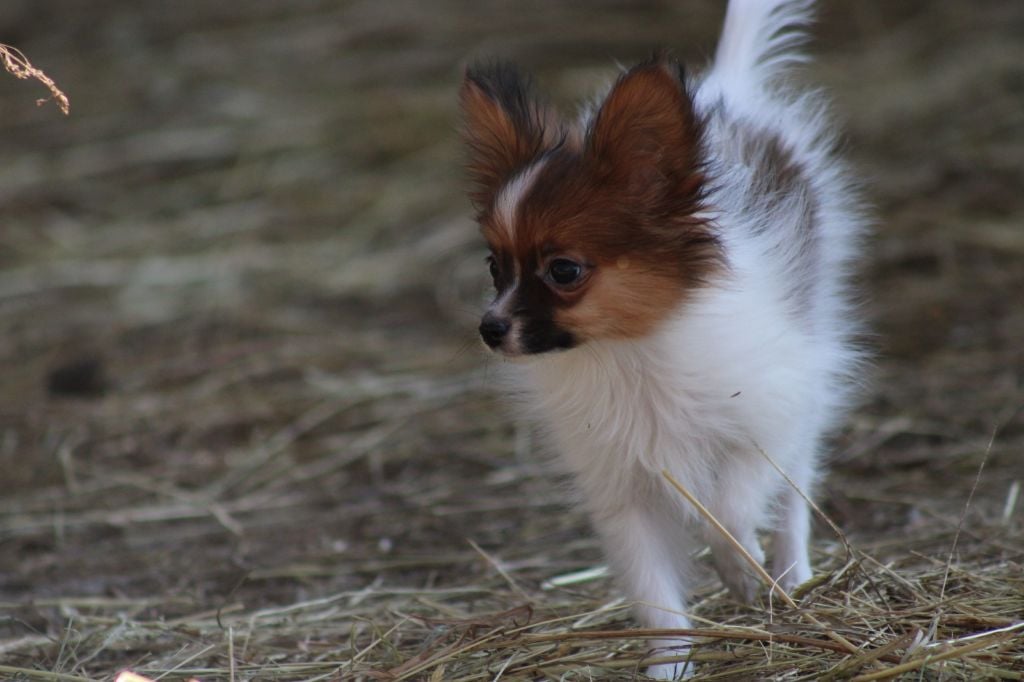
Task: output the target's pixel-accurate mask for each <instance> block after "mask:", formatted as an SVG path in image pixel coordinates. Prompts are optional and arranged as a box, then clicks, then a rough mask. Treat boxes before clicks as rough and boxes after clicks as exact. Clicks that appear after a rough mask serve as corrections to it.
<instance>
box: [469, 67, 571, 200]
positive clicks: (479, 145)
mask: <svg viewBox="0 0 1024 682" xmlns="http://www.w3.org/2000/svg"><path fill="white" fill-rule="evenodd" d="M459 101H460V104H461V105H462V114H463V117H464V127H463V138H464V139H465V141H466V145H467V146H468V148H469V161H468V170H469V177H470V181H471V182H472V184H473V188H472V189H471V191H470V197H471V198H472V199H473V202H474V204H476V206H477V208H478V209H481V210H483V209H485V208H486V207H487V206H489V205H490V203H491V202H492V201H493V200H494V196H495V194H496V193H497V192H498V190H499V189H500V188H501V186H502V185H504V184H505V182H507V181H508V180H509V178H511V177H512V176H513V175H514V174H515V173H516V172H517V171H519V170H520V169H522V168H523V167H525V166H526V165H527V164H529V163H530V162H531V161H533V160H534V159H536V158H537V157H538V156H539V155H540V154H541V153H543V152H544V151H545V150H547V149H550V148H552V147H555V146H557V145H558V144H559V142H560V141H561V139H562V138H563V135H564V134H563V132H562V126H561V125H560V123H559V121H558V117H557V116H556V115H555V113H554V111H553V110H551V109H550V108H549V107H548V106H546V105H544V104H542V103H541V102H539V101H538V100H537V99H536V97H535V96H534V95H533V92H532V88H531V87H530V82H529V80H528V79H525V78H523V77H522V76H520V74H519V72H518V71H517V70H516V68H515V67H514V66H512V65H511V64H508V63H505V62H492V63H488V64H475V65H473V66H471V67H469V68H468V69H466V75H465V77H464V78H463V81H462V90H461V91H460V93H459Z"/></svg>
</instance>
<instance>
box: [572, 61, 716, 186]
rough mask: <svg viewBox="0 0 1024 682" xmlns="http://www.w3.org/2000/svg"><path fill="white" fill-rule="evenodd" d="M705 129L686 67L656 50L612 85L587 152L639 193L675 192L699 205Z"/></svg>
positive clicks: (605, 170) (600, 167)
mask: <svg viewBox="0 0 1024 682" xmlns="http://www.w3.org/2000/svg"><path fill="white" fill-rule="evenodd" d="M702 134H703V125H702V122H701V120H700V118H699V117H698V115H697V113H696V112H695V111H694V106H693V100H692V99H691V97H690V93H689V92H687V90H686V81H685V77H684V74H683V69H682V67H681V66H680V65H679V64H678V63H676V62H675V61H673V60H671V59H669V58H668V57H667V56H665V55H656V56H655V57H653V58H652V59H650V60H649V61H647V62H644V63H642V64H640V65H638V66H635V67H633V68H632V69H630V70H629V71H627V72H626V73H625V74H623V75H622V76H621V77H620V78H619V80H618V81H617V82H616V83H615V85H614V86H612V89H611V90H610V91H609V93H608V96H607V97H606V98H605V100H604V103H603V104H602V105H601V108H600V109H599V110H598V113H597V115H596V117H595V118H594V120H593V123H592V124H591V126H590V130H589V131H588V134H587V140H586V153H587V155H588V156H589V158H590V160H591V161H592V162H593V163H595V164H596V166H597V168H598V172H599V173H600V174H602V175H605V176H606V177H608V178H610V179H612V180H614V181H615V182H616V183H618V184H619V185H620V186H623V187H625V188H626V189H627V191H631V192H632V193H635V194H640V195H642V196H641V197H639V198H643V199H648V200H653V199H655V195H657V194H672V195H674V196H675V198H676V199H677V200H678V199H680V198H683V197H689V198H690V200H692V201H693V202H694V203H695V205H696V203H697V202H699V199H700V195H701V194H702V187H703V180H704V178H703V173H702V162H701V141H702Z"/></svg>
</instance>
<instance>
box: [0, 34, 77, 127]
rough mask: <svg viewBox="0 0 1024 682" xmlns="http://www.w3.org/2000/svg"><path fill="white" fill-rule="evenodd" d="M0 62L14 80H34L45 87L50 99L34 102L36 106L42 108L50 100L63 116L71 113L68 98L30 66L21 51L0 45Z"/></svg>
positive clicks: (43, 74) (41, 73)
mask: <svg viewBox="0 0 1024 682" xmlns="http://www.w3.org/2000/svg"><path fill="white" fill-rule="evenodd" d="M0 62H3V65H4V69H6V70H7V73H9V74H11V75H12V76H14V77H15V78H20V79H22V80H26V79H33V78H34V79H35V80H37V81H39V82H40V83H42V84H43V85H45V86H46V88H47V89H48V90H49V91H50V97H49V98H46V99H38V100H36V105H37V106H42V105H43V104H46V103H47V102H48V101H50V100H51V99H52V100H54V101H55V102H57V106H58V107H60V110H61V111H62V112H64V115H65V116H67V115H68V114H69V113H71V103H70V102H69V101H68V96H67V95H65V94H64V93H63V92H62V91H61V89H60V88H58V87H57V84H56V83H54V82H53V80H52V79H51V78H50V77H49V76H47V75H46V74H45V73H43V72H42V71H41V70H39V69H37V68H36V67H34V66H32V64H31V63H30V62H29V61H28V57H26V56H25V55H23V54H22V53H21V50H19V49H18V48H16V47H11V46H10V45H4V44H0Z"/></svg>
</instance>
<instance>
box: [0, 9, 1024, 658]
mask: <svg viewBox="0 0 1024 682" xmlns="http://www.w3.org/2000/svg"><path fill="white" fill-rule="evenodd" d="M822 5H823V7H822V11H821V13H820V20H819V23H818V25H817V26H816V27H815V29H814V41H813V43H812V51H813V53H814V54H815V55H816V57H817V61H816V62H815V63H814V64H813V65H812V66H810V67H809V68H808V70H807V77H808V81H809V82H812V83H815V84H821V85H823V86H824V87H825V88H827V90H828V91H829V92H830V93H831V95H832V97H833V100H834V102H835V111H836V113H837V118H838V120H839V121H841V123H842V125H843V126H844V129H845V130H846V132H847V135H846V140H847V143H846V154H847V155H848V156H849V157H850V158H851V159H852V161H853V163H854V164H855V166H856V168H857V169H858V172H859V174H860V177H861V178H863V182H864V193H865V195H866V196H867V197H868V198H869V200H870V202H871V204H872V205H873V206H874V207H875V215H876V223H877V235H876V237H875V238H874V239H873V240H872V242H871V244H870V248H869V251H868V253H867V255H866V257H865V260H864V270H863V271H864V274H863V278H862V279H863V283H864V287H865V291H866V296H865V299H866V301H867V303H866V310H867V313H868V315H869V317H870V319H871V320H872V327H873V329H874V330H875V332H876V334H875V336H874V340H873V342H874V344H875V345H876V348H877V350H878V362H877V365H876V367H875V369H874V371H873V372H872V375H871V376H870V377H866V379H867V380H868V381H867V384H868V387H869V388H868V389H867V391H866V392H865V402H864V405H863V406H862V407H861V408H860V409H859V410H858V412H857V413H856V414H855V415H854V417H853V419H852V420H851V421H850V424H849V426H848V427H847V428H846V429H845V430H844V432H843V433H842V434H840V436H839V437H838V439H837V444H836V448H835V453H834V456H833V459H834V461H835V466H834V469H833V473H832V475H831V477H830V478H829V479H828V481H827V482H826V483H825V486H824V489H823V491H822V496H821V497H822V500H823V501H824V503H825V508H826V510H827V511H828V512H829V514H830V515H832V517H833V518H834V519H835V520H836V521H837V523H839V525H840V526H842V527H843V528H844V529H846V531H847V532H848V533H849V534H850V537H851V539H852V540H854V541H856V542H859V543H861V544H862V545H870V546H871V547H873V548H875V551H877V552H878V553H879V554H880V555H885V554H886V553H887V552H892V551H896V550H897V549H898V550H899V551H905V550H906V548H907V543H908V542H911V541H913V540H914V539H915V538H916V539H918V540H920V543H919V544H918V545H914V546H915V547H916V548H917V551H919V552H921V553H922V554H924V555H928V554H929V553H931V552H939V551H940V550H939V549H937V548H939V547H941V548H943V549H942V550H941V551H942V552H945V551H947V550H948V543H947V542H946V538H947V536H946V535H942V533H945V532H946V531H948V530H949V529H950V528H951V527H953V526H955V525H956V523H957V521H958V515H959V514H960V512H961V509H962V507H963V504H964V500H965V499H966V497H967V495H968V493H969V491H970V490H971V487H972V484H973V483H974V478H975V473H976V471H977V469H978V466H979V464H980V462H981V460H982V457H983V456H984V453H985V452H986V450H988V458H987V461H986V469H985V471H984V474H983V476H982V477H981V479H980V482H979V486H978V492H977V493H976V494H975V499H974V502H973V504H972V507H971V510H970V513H969V514H968V517H967V519H968V520H969V521H971V522H973V523H977V524H988V523H992V524H994V525H993V526H992V528H994V530H992V531H991V533H990V534H989V535H986V537H990V536H993V535H992V534H994V537H997V538H999V543H1001V546H1002V547H1003V548H1004V550H1005V551H1006V552H1011V554H1010V556H1011V558H1012V560H1013V561H1017V562H1019V560H1020V557H1021V552H1022V547H1021V544H1020V536H1019V533H1017V534H1015V532H1014V529H1017V530H1019V528H1020V522H1021V511H1020V508H1019V506H1016V505H1014V504H1011V502H1012V501H1013V494H1014V492H1013V491H1014V490H1015V488H1014V485H1019V484H1016V483H1015V482H1017V481H1019V480H1020V479H1021V478H1024V454H1022V447H1024V417H1022V415H1021V412H1020V408H1021V405H1022V403H1024V190H1022V188H1024V3H1021V2H1020V1H1019V0H1003V1H998V0H979V1H977V2H971V3H965V2H961V1H959V0H919V1H918V0H905V1H899V2H896V1H891V0H871V1H863V2H856V3H849V2H839V1H838V0H831V1H828V2H823V3H822ZM723 13H724V3H722V2H718V1H712V0H672V1H668V0H665V1H651V0H644V1H635V2H613V1H605V0H600V1H595V2H591V1H586V2H584V1H578V2H558V3H555V2H540V1H532V0H531V1H528V2H514V3H513V2H496V1H491V0H483V1H474V2H456V1H454V0H443V1H437V2H429V3H426V2H416V1H414V0H393V1H388V2H379V1H364V2H326V1H324V2H318V1H314V0H309V1H304V2H290V3H281V2H277V1H276V0H266V1H263V0H247V1H246V2H236V3H212V2H205V1H201V0H181V1H179V2H174V3H170V2H119V1H114V0H93V1H91V2H88V3H85V2H76V1H74V0H46V1H45V2H38V1H36V0H4V2H3V3H2V4H0V42H3V43H6V44H9V45H13V46H16V47H18V48H20V49H21V50H23V51H24V53H25V54H26V55H27V56H28V58H29V59H30V60H31V61H32V62H33V63H34V64H35V65H36V66H38V67H39V68H41V69H43V70H44V71H45V72H46V73H47V74H48V75H49V76H51V77H52V78H53V79H54V80H55V81H56V82H57V84H58V86H60V87H61V88H62V89H63V90H64V91H65V92H66V93H67V95H68V96H69V98H70V100H71V115H70V116H69V117H64V116H63V115H61V114H60V112H59V111H58V110H57V108H56V107H55V106H54V105H53V104H52V103H49V104H46V105H44V106H41V107H37V106H36V105H35V103H34V102H35V99H36V98H38V97H44V96H45V95H46V92H45V89H44V88H42V87H41V86H40V85H39V84H37V83H33V82H25V81H18V80H15V79H14V78H12V77H9V76H7V75H6V74H0V366H2V367H3V372H2V378H0V605H2V609H3V611H2V612H0V660H7V661H9V662H14V664H17V665H24V666H39V667H41V668H53V669H64V670H71V671H78V672H83V671H86V672H87V671H91V672H92V673H94V674H97V675H99V674H103V673H105V672H106V671H110V670H114V669H115V668H116V667H117V666H123V665H127V664H129V663H132V662H135V663H137V662H139V661H143V662H152V661H153V660H154V657H157V658H160V657H161V656H162V657H163V658H160V660H163V661H165V662H167V661H170V662H173V660H175V659H174V658H173V657H174V656H175V655H178V654H176V653H175V652H180V651H181V650H182V649H181V647H183V646H185V645H183V644H182V640H181V639H180V638H179V639H175V637H176V635H174V634H173V633H172V634H170V635H168V634H166V633H165V637H166V638H169V639H161V640H159V642H160V643H159V644H157V643H155V642H156V640H153V641H150V642H149V643H148V644H146V645H145V646H143V645H141V644H137V643H136V644H132V645H125V646H124V647H121V648H117V647H113V648H111V647H108V646H101V645H100V644H98V643H96V642H99V641H100V639H102V638H101V635H104V633H106V636H109V632H108V630H105V629H104V628H108V627H110V626H109V623H107V625H104V623H106V622H107V621H104V620H103V619H104V618H107V619H108V620H109V618H110V617H111V615H110V611H109V609H116V610H117V613H118V614H120V615H119V616H118V617H120V618H125V617H127V618H131V619H135V620H136V621H142V620H145V619H147V618H148V619H171V618H174V617H177V616H181V615H182V614H188V613H195V612H197V611H201V610H204V609H217V608H228V607H230V608H234V609H235V610H237V611H239V612H245V613H250V612H252V610H253V609H259V608H268V607H273V606H275V605H281V604H288V603H292V602H294V601H296V600H300V599H310V598H315V597H318V596H323V595H328V594H334V593H338V592H339V591H346V590H361V589H367V586H373V585H377V586H379V585H382V584H383V585H389V586H413V585H425V584H429V585H441V586H443V585H462V584H468V583H471V582H473V581H476V580H482V579H483V576H485V575H488V574H489V572H490V573H493V571H491V570H490V568H489V566H488V565H487V564H486V562H482V561H480V557H481V554H480V553H479V552H478V551H476V550H475V549H474V548H473V547H472V546H470V545H469V544H468V543H467V539H469V540H472V541H473V542H474V543H476V545H477V546H478V547H480V548H481V549H482V550H483V551H485V552H486V551H491V552H496V553H500V554H501V556H502V558H503V559H504V560H505V561H507V562H510V563H509V564H508V565H511V566H515V567H517V568H516V573H515V575H516V579H517V580H518V581H520V582H521V583H522V584H524V585H534V584H536V583H539V581H541V580H542V579H545V578H546V577H549V576H550V575H551V574H552V572H559V571H568V570H574V569H576V568H582V567H586V566H590V565H593V564H595V563H598V562H600V553H599V551H598V549H597V547H596V544H595V543H594V542H593V540H592V539H591V538H590V535H589V531H588V528H587V524H586V522H585V520H584V519H582V518H581V517H579V516H578V515H576V514H575V513H573V512H568V511H566V509H565V507H564V506H563V505H564V495H563V492H562V489H561V487H560V484H559V482H558V481H557V479H555V478H553V476H552V475H551V474H550V472H548V470H547V469H545V468H544V467H543V465H542V458H541V457H540V456H538V455H537V454H535V447H534V446H535V439H534V438H533V437H532V434H531V433H530V432H529V429H527V428H526V427H524V426H521V425H517V424H515V423H514V422H513V421H512V420H511V419H510V418H509V416H508V415H507V414H506V413H505V412H504V411H503V409H502V407H501V401H500V399H499V398H498V397H497V396H495V395H493V394H492V391H491V381H490V378H491V376H490V375H489V370H490V369H493V364H492V363H493V362H494V361H493V360H491V359H488V358H486V357H484V355H483V353H482V352H481V351H480V349H479V347H478V344H477V341H476V338H475V331H474V327H475V320H476V312H477V310H478V309H479V303H480V301H481V300H482V295H483V293H484V292H485V291H486V288H487V281H486V273H485V267H484V266H483V262H482V258H483V255H484V251H483V250H482V248H481V244H480V242H479V240H478V237H477V233H476V228H475V226H474V224H473V223H472V220H471V212H470V209H469V206H468V202H467V200H466V199H465V198H464V195H463V183H462V171H461V167H460V163H461V150H460V148H459V144H458V138H457V127H458V114H457V110H456V92H457V87H458V84H459V79H460V74H461V69H462V67H463V66H464V65H465V64H466V63H467V62H468V61H470V60H471V59H473V58H474V57H482V56H501V57H506V58H510V59H514V60H516V61H517V62H519V63H520V64H521V65H522V66H523V67H524V68H525V69H527V70H529V71H532V72H534V73H535V74H536V75H537V78H538V81H539V84H540V85H541V87H542V88H543V89H545V90H546V91H547V92H549V93H551V96H552V98H553V99H554V100H555V101H556V102H557V103H560V104H562V105H563V106H565V107H566V108H567V109H568V108H570V107H571V106H572V104H571V103H572V102H574V101H576V100H578V99H579V98H582V97H587V96H589V95H591V94H593V93H594V92H595V91H596V90H597V89H599V88H600V86H601V84H602V83H604V82H606V80H607V79H608V78H610V77H611V76H613V75H614V73H615V70H616V68H617V67H616V65H617V64H618V63H622V64H629V63H631V62H634V61H637V60H639V59H641V58H643V57H644V56H646V55H647V54H648V52H649V51H650V50H651V49H652V48H654V47H658V46H670V47H673V48H675V49H676V51H677V53H678V54H679V55H680V56H681V57H682V58H684V59H685V60H686V61H688V62H689V63H691V64H695V65H700V64H702V63H704V62H706V60H707V58H708V57H709V56H710V55H711V54H712V53H713V49H714V45H715V40H716V37H717V32H718V28H719V25H720V22H721V19H722V15H723ZM570 110H571V109H570ZM996 429H998V432H997V433H996V435H995V439H994V440H993V441H992V443H991V447H989V445H990V440H991V439H992V437H993V433H994V432H995V431H996ZM1000 524H1001V525H1000ZM985 527H986V528H987V527H988V526H985ZM940 531H941V532H940ZM978 532H979V533H980V532H981V531H978ZM822 535H823V536H825V535H828V534H827V532H823V533H822ZM940 536H941V537H942V538H943V540H942V542H941V543H937V544H934V545H931V544H929V542H930V539H931V538H936V537H940ZM943 543H945V544H943ZM991 551H993V550H991V548H990V547H988V546H987V545H986V546H985V547H982V548H981V549H980V550H979V552H980V556H982V559H980V560H983V557H984V556H985V552H991ZM943 556H944V555H943ZM1004 558H1005V557H1004ZM1016 565H1017V566H1018V567H1019V563H1017V564H1016ZM505 587H506V588H507V587H508V586H507V585H506V586H505ZM591 589H592V590H593V591H594V593H599V594H602V595H605V596H606V595H607V594H608V593H609V592H610V591H613V589H614V588H613V586H612V585H611V584H610V583H607V582H602V583H599V584H598V585H596V586H593V587H592V588H591ZM506 596H508V595H506ZM508 598H509V599H510V600H514V599H515V594H512V595H511V596H510V597H508ZM75 600H79V601H75ZM90 600H92V601H90ZM499 602H500V599H499ZM111 604H113V605H114V606H111ZM104 609H108V610H104ZM466 611H467V612H473V607H472V606H467V607H466ZM125 614H127V616H126V615H125ZM365 618H366V619H367V620H369V621H374V618H376V616H365ZM379 618H380V619H379V620H377V621H374V622H376V623H377V624H378V625H380V624H381V623H384V624H385V625H386V624H388V623H390V622H393V617H392V616H385V615H382V616H380V617H379ZM389 618H391V620H389ZM74 633H77V634H74ZM69 637H72V638H73V637H79V639H78V640H75V641H78V642H79V643H81V642H86V643H88V642H90V641H92V642H93V644H94V645H95V646H93V648H92V649H90V647H89V646H87V645H86V644H82V646H81V647H79V648H78V649H75V651H77V652H78V653H77V654H76V656H77V658H76V657H75V656H70V655H69V654H68V653H67V647H61V642H66V641H69V640H68V638H69ZM89 637H93V638H100V639H96V640H95V641H93V640H89ZM182 637H185V636H182ZM185 641H192V640H188V638H187V637H185ZM285 648H287V647H285ZM93 650H95V652H96V653H95V654H94V655H93V656H92V657H91V658H90V657H87V655H86V653H85V652H88V651H93ZM167 664H168V665H170V663H167ZM83 674H84V672H83Z"/></svg>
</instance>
